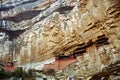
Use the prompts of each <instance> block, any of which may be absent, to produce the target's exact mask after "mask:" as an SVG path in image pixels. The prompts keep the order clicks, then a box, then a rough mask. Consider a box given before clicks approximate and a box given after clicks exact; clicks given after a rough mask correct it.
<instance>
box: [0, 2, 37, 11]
mask: <svg viewBox="0 0 120 80" xmlns="http://www.w3.org/2000/svg"><path fill="white" fill-rule="evenodd" d="M36 1H38V0H30V1H24V2H22V3H21V4H18V5H16V6H12V5H11V6H8V7H6V6H4V5H3V6H1V7H0V11H9V10H10V9H13V8H15V7H17V6H20V5H23V4H28V3H33V2H36ZM12 3H13V2H9V3H7V4H9V5H10V4H12Z"/></svg>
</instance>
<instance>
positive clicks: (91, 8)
mask: <svg viewBox="0 0 120 80" xmlns="http://www.w3.org/2000/svg"><path fill="white" fill-rule="evenodd" d="M31 1H32V0H31ZM5 2H6V1H5ZM5 2H4V3H5ZM22 3H24V0H23V2H21V3H17V2H16V4H15V6H13V7H12V8H9V9H7V10H1V18H0V20H1V23H3V22H4V24H1V26H2V27H3V28H7V29H8V30H19V29H21V30H25V32H24V33H22V34H20V35H18V38H17V39H13V40H12V42H14V49H12V50H13V52H12V53H13V54H14V55H13V56H14V59H13V60H17V62H18V65H25V64H27V63H36V62H40V61H43V60H46V59H49V58H52V57H54V56H56V55H60V54H64V55H71V54H74V53H75V50H76V49H77V48H78V47H79V46H78V45H80V44H83V43H84V44H85V47H84V50H85V51H84V52H80V55H77V62H75V63H73V64H71V65H70V66H68V67H67V68H66V69H65V70H63V72H61V73H62V74H61V73H58V74H57V75H59V77H60V76H61V77H62V78H64V79H65V78H66V77H68V76H69V75H71V74H74V75H75V76H76V77H77V78H80V79H83V80H84V79H85V80H86V79H87V78H88V77H89V78H91V80H100V79H101V78H102V77H103V78H102V79H103V80H105V79H106V77H107V78H114V74H113V73H111V74H109V75H105V76H99V78H100V79H97V78H95V79H94V76H93V75H95V74H97V73H101V74H102V72H103V73H105V74H107V73H109V71H104V69H106V68H107V69H109V66H110V65H112V64H114V65H115V63H116V62H119V61H120V1H119V0H35V1H34V2H32V3H31V2H29V1H28V2H25V3H24V4H22ZM6 4H7V3H6ZM4 6H5V5H4ZM10 6H11V5H10ZM10 6H8V7H10ZM3 20H4V21H3ZM101 37H103V38H101ZM1 44H2V43H1ZM3 44H4V43H3ZM3 52H5V50H4V51H3ZM3 52H2V53H3ZM78 53H79V52H78ZM3 55H5V54H3ZM4 58H5V57H4ZM115 66H116V65H115ZM117 66H118V67H117V68H118V69H117V68H116V69H115V71H114V72H116V71H118V70H119V69H120V65H117ZM112 67H113V68H114V66H112ZM117 73H118V72H117ZM60 74H61V75H60ZM98 75H99V74H98ZM92 76H93V77H92ZM108 76H110V77H108ZM104 78H105V79H104ZM106 80H107V79H106Z"/></svg>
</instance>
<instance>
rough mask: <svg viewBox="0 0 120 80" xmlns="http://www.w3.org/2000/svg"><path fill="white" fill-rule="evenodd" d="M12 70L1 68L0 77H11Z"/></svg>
mask: <svg viewBox="0 0 120 80" xmlns="http://www.w3.org/2000/svg"><path fill="white" fill-rule="evenodd" d="M11 75H12V74H11V73H10V72H6V71H5V70H4V69H3V68H1V69H0V79H6V78H10V77H11Z"/></svg>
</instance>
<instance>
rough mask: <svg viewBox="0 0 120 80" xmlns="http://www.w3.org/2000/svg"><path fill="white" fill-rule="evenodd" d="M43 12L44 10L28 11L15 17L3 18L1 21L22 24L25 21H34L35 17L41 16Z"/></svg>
mask: <svg viewBox="0 0 120 80" xmlns="http://www.w3.org/2000/svg"><path fill="white" fill-rule="evenodd" d="M41 11H42V10H30V11H26V12H23V13H19V14H17V15H15V16H14V17H7V18H3V19H0V20H7V21H13V22H15V23H18V22H21V21H23V20H29V19H32V18H33V17H35V16H37V15H39V14H40V12H41Z"/></svg>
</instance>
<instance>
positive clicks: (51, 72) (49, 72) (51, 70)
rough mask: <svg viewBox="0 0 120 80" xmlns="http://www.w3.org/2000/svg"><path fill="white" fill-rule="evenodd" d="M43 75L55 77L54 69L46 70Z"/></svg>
mask: <svg viewBox="0 0 120 80" xmlns="http://www.w3.org/2000/svg"><path fill="white" fill-rule="evenodd" d="M43 73H44V74H45V75H48V76H55V70H54V69H47V70H44V71H43Z"/></svg>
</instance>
